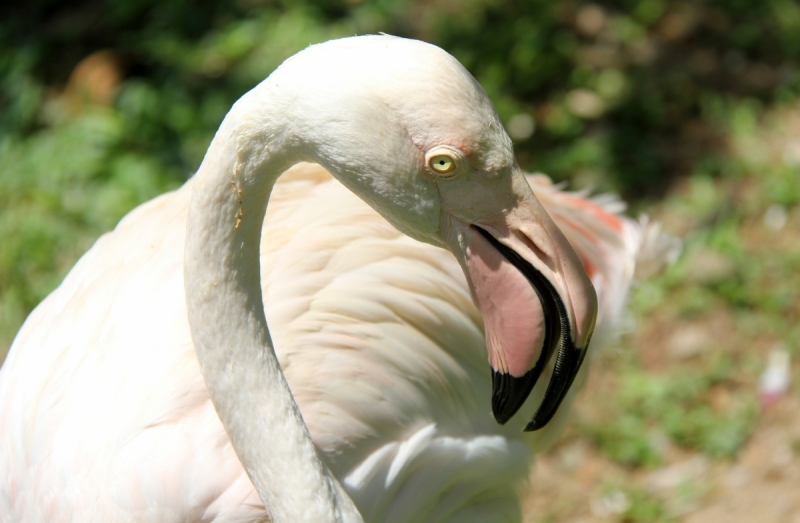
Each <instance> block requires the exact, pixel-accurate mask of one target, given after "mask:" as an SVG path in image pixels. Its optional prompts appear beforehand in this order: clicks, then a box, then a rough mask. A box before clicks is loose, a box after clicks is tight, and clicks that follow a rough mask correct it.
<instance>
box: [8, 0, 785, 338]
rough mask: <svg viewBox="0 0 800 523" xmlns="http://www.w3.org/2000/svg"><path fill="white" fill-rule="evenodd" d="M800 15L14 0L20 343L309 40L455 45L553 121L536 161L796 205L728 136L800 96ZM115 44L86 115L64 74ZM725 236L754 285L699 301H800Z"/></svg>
mask: <svg viewBox="0 0 800 523" xmlns="http://www.w3.org/2000/svg"><path fill="white" fill-rule="evenodd" d="M799 12H800V9H798V7H797V6H796V4H795V3H794V2H791V1H789V0H769V1H766V2H742V1H738V0H728V1H725V0H716V1H711V2H703V3H697V2H688V3H674V2H665V1H663V0H614V1H607V0H603V1H598V2H597V3H596V4H589V3H584V2H581V1H577V0H561V1H558V2H545V1H540V0H531V1H525V2H514V1H511V0H466V1H462V2H455V3H452V2H451V3H447V2H423V1H420V0H305V1H300V2H294V1H293V2H288V1H285V0H236V1H233V2H231V1H227V0H211V1H208V2H202V3H197V2H188V1H185V0H169V1H164V0H158V1H157V0H65V1H63V2H58V3H56V2H52V1H51V0H31V1H30V2H26V3H13V2H11V3H8V2H7V3H5V4H3V6H0V161H2V164H1V165H2V166H3V167H2V170H0V191H1V192H0V234H2V238H3V247H2V249H0V304H1V306H0V311H2V316H0V346H2V345H4V344H7V342H8V340H9V339H10V337H11V336H12V335H13V332H14V331H15V330H16V329H17V328H18V326H19V324H20V321H21V319H22V318H23V317H24V316H25V315H26V314H27V312H28V311H29V310H30V309H31V307H33V306H34V305H35V304H36V303H37V302H38V301H40V300H41V299H42V298H43V297H44V296H45V295H46V293H47V292H48V291H49V290H51V289H52V288H53V286H54V285H55V284H57V282H58V281H59V280H60V278H61V277H62V276H63V274H64V273H65V272H66V270H67V269H68V268H69V267H70V266H71V265H72V264H73V263H74V261H75V259H76V257H77V256H78V255H79V253H80V252H81V251H83V250H84V249H85V248H86V247H87V246H88V245H89V244H90V243H91V241H92V240H93V239H94V238H96V237H97V235H98V234H100V233H101V232H102V231H104V230H107V229H109V228H110V227H112V226H113V224H114V223H115V222H116V221H117V219H118V218H119V217H120V216H122V215H123V214H124V213H125V212H127V211H128V210H130V209H131V208H132V207H133V206H135V205H136V204H138V203H140V202H141V201H143V200H145V199H148V198H150V197H152V196H153V195H154V194H157V193H158V192H160V191H163V190H166V189H168V188H171V187H175V186H176V185H177V184H179V183H180V182H181V181H183V180H185V179H186V178H187V177H188V176H189V175H190V174H191V173H192V172H193V171H194V170H195V169H196V168H197V167H198V165H199V163H200V161H201V159H202V156H203V154H204V151H205V149H206V147H207V145H208V143H209V141H210V139H211V137H212V136H213V133H214V131H215V130H216V128H217V126H218V125H219V122H220V121H221V119H222V117H223V115H224V114H225V112H226V111H227V110H228V108H229V107H230V105H231V104H232V103H233V102H234V101H235V100H236V99H237V98H238V97H239V96H241V95H242V94H243V93H244V92H246V91H247V90H248V89H250V88H252V87H253V85H255V84H256V83H257V82H259V81H261V80H262V79H263V78H264V77H266V76H267V75H268V74H269V73H270V72H271V71H272V70H273V69H274V68H275V67H276V66H277V65H278V64H279V63H280V62H281V61H282V60H284V59H285V58H286V57H288V56H290V55H291V54H293V53H295V52H296V51H298V50H300V49H302V48H304V47H306V46H307V45H309V44H312V43H315V42H320V41H323V40H327V39H330V38H336V37H340V36H346V35H352V34H364V33H376V32H379V31H384V32H387V33H392V34H397V35H401V36H408V37H414V38H421V39H424V40H427V41H430V42H432V43H435V44H437V45H440V46H442V47H444V48H445V49H447V50H448V51H450V52H451V53H453V54H454V55H455V56H456V57H457V58H459V59H460V60H461V61H462V62H463V63H464V64H465V65H466V66H467V68H469V69H470V71H472V72H473V74H475V76H476V77H477V78H478V80H479V81H480V82H481V83H482V84H483V85H484V86H485V88H486V90H487V91H488V93H489V94H490V96H491V97H492V99H493V100H494V101H495V103H496V105H497V107H498V111H499V113H500V116H501V118H502V119H503V121H504V122H506V123H509V122H510V121H511V120H512V118H514V117H517V116H520V115H523V116H526V117H529V118H532V119H533V120H532V121H533V122H534V124H535V125H534V127H535V132H534V133H533V135H532V136H530V137H527V136H526V134H525V133H523V134H520V135H515V137H514V139H515V141H516V142H517V143H516V145H515V146H516V149H517V153H518V158H519V160H520V163H521V164H522V165H523V167H526V168H528V169H529V170H541V171H544V172H547V173H548V174H551V175H552V176H554V177H555V178H556V180H560V179H566V178H572V179H574V180H575V182H576V184H578V185H581V186H585V185H593V186H595V187H598V188H601V189H614V190H619V191H622V192H623V193H624V194H625V195H626V196H627V197H632V196H639V197H641V196H645V197H652V196H657V195H659V194H661V193H662V192H663V191H664V190H665V189H666V188H667V187H668V186H669V185H670V183H671V180H673V179H674V178H675V177H676V176H680V175H685V174H692V175H695V176H696V178H695V180H694V182H693V185H695V186H696V187H695V189H696V194H694V193H693V195H692V196H691V198H689V200H688V201H686V202H683V203H682V204H680V205H679V206H678V207H677V210H678V211H681V210H686V211H687V212H688V213H689V215H690V216H693V217H697V218H698V219H700V220H703V219H708V220H713V219H714V217H713V216H711V215H709V214H708V212H709V209H719V208H720V206H721V205H722V204H723V203H724V201H725V198H726V195H725V194H724V193H722V192H720V191H719V185H718V181H719V180H720V179H725V178H731V179H734V178H741V177H743V176H744V175H747V174H751V173H758V174H759V176H761V177H762V179H763V183H762V187H763V191H764V194H765V195H767V197H768V198H769V199H770V200H771V201H772V202H774V203H778V204H781V205H784V206H792V205H796V204H797V203H798V202H800V176H798V169H797V166H792V165H788V164H787V165H784V166H783V167H781V168H775V167H774V166H772V167H769V166H768V162H767V161H766V160H765V159H764V158H755V157H754V158H741V157H740V158H738V159H735V160H731V158H730V157H729V154H728V153H729V151H727V149H726V145H725V141H724V140H723V139H722V137H723V136H725V135H731V136H734V137H743V138H744V139H746V138H747V137H748V136H751V135H752V134H753V133H755V132H756V131H755V129H756V128H757V127H758V126H759V125H760V124H761V118H762V115H763V114H764V112H765V110H766V109H767V108H769V107H771V106H774V105H775V104H780V103H786V102H790V101H792V100H794V99H795V98H796V97H797V95H798V94H800V68H798V62H800V39H798V38H797V37H796V35H797V30H798V24H800V22H798V20H800V15H799V14H798V13H799ZM98 50H110V51H111V52H112V53H113V55H112V56H114V57H115V60H116V62H117V63H118V64H119V69H120V71H121V74H122V81H121V83H120V84H119V85H118V87H117V89H116V90H115V93H114V96H113V101H112V102H111V104H110V105H108V106H105V107H100V106H97V105H94V106H93V105H92V104H90V103H88V102H87V100H85V99H84V98H85V97H83V96H82V95H80V96H78V98H79V99H80V100H81V101H82V103H80V104H78V108H76V107H75V101H74V100H73V102H71V103H70V102H69V100H68V99H67V97H66V96H65V95H64V94H63V90H64V86H65V85H66V84H67V83H68V81H69V78H70V75H71V74H72V72H73V70H74V69H75V67H76V65H77V64H78V63H79V62H80V61H81V60H83V59H84V58H85V57H87V56H89V55H91V54H92V53H94V52H96V51H98ZM73 94H74V93H73ZM100 105H102V104H100ZM528 121H530V120H528ZM528 127H530V126H528ZM765 166H767V167H768V168H765ZM681 206H682V207H681ZM723 211H724V209H723ZM760 211H763V209H760ZM714 234H716V233H714ZM720 234H721V233H720ZM712 240H713V241H712ZM708 241H710V242H712V243H714V242H717V243H719V246H718V247H714V248H719V249H721V250H723V251H725V252H726V253H727V252H728V251H731V253H733V254H729V255H730V256H731V257H732V258H733V259H734V261H735V265H736V274H737V275H740V276H741V278H740V279H739V280H733V279H728V280H726V281H722V282H716V283H714V284H709V285H706V286H705V287H704V288H703V289H702V290H701V292H687V293H686V295H687V302H686V307H685V308H686V311H687V312H689V311H693V310H694V311H697V310H700V309H701V308H702V307H704V306H705V305H707V304H708V303H711V302H714V300H717V299H722V300H724V301H725V302H726V303H730V304H732V305H734V306H736V307H740V308H756V307H761V306H764V307H767V308H771V309H770V310H785V309H786V308H788V307H791V304H790V301H791V296H789V295H788V294H787V293H781V292H778V291H776V292H767V291H765V290H764V289H765V288H764V286H763V283H764V280H765V278H768V276H765V274H769V271H768V270H767V269H770V268H771V267H766V266H763V265H758V264H750V263H749V262H747V259H748V256H749V254H750V253H748V252H744V251H742V250H741V249H739V250H738V251H737V250H736V245H735V242H734V243H730V242H731V241H733V239H730V238H729V239H728V240H725V239H724V238H722V237H720V238H716V236H715V237H714V238H710V239H708ZM726 242H727V243H726ZM717 243H714V244H715V245H716V244H717ZM726 255H727V254H726ZM765 263H766V262H765ZM792 267H796V263H795V265H793V266H792V265H791V264H789V265H785V266H781V267H780V268H779V270H780V271H781V272H786V271H788V270H790V269H792ZM679 274H680V271H677V272H673V274H672V276H670V277H668V279H669V278H672V281H671V282H670V281H668V279H667V280H664V281H663V282H662V283H659V284H657V285H653V286H649V287H643V288H642V291H641V292H640V294H639V296H640V298H641V297H643V296H645V292H649V293H650V295H649V298H647V299H646V300H645V299H643V298H642V299H640V298H637V300H638V302H637V303H639V304H640V305H642V306H643V307H649V308H650V309H652V308H653V307H654V306H655V304H656V303H658V302H659V301H660V300H661V299H663V297H664V295H665V291H668V290H670V289H676V288H678V289H679V288H680V284H679V283H678V282H677V278H678V275H679ZM645 302H646V303H645ZM3 340H4V341H3Z"/></svg>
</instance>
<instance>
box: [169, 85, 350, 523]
mask: <svg viewBox="0 0 800 523" xmlns="http://www.w3.org/2000/svg"><path fill="white" fill-rule="evenodd" d="M267 84H268V82H264V83H262V84H261V85H260V86H259V87H257V88H256V89H254V90H253V91H251V92H250V93H248V94H247V95H245V96H244V97H243V98H242V99H241V100H240V101H239V102H237V103H236V104H235V105H234V107H233V109H232V110H231V112H230V113H229V114H228V116H226V118H225V120H224V121H223V123H222V125H221V127H220V129H219V131H217V134H216V136H215V137H214V140H213V141H212V143H211V146H210V147H209V150H208V152H207V154H206V157H205V159H204V160H203V163H202V165H201V166H200V169H199V171H198V173H197V174H196V176H195V185H194V193H193V196H192V202H191V206H190V209H189V218H188V227H187V241H186V258H185V266H184V273H185V276H184V278H185V281H184V284H185V289H186V301H187V308H188V316H189V324H190V326H191V332H192V338H193V340H194V345H195V349H196V351H197V357H198V359H199V362H200V368H201V370H202V374H203V378H204V379H205V382H206V385H207V386H208V390H209V393H210V396H211V400H212V401H213V403H214V406H215V408H216V410H217V413H218V415H219V417H220V420H221V421H222V424H223V426H224V427H225V430H226V431H227V433H228V436H229V437H230V440H231V443H232V445H233V448H234V450H235V451H236V454H237V455H238V457H239V460H240V461H241V463H242V465H243V466H244V468H245V470H246V471H247V473H248V475H249V476H250V479H251V480H252V482H253V485H254V486H255V488H256V490H257V491H258V494H259V496H260V497H261V500H262V501H263V503H264V506H265V508H266V509H267V512H268V514H269V516H270V520H271V521H272V522H273V523H285V522H286V523H288V522H295V523H296V522H342V523H350V522H360V521H362V519H361V516H360V515H359V513H358V510H357V509H356V507H355V505H354V504H353V502H352V500H351V499H350V498H349V497H348V496H347V494H346V493H345V492H344V490H343V489H342V487H341V485H340V483H339V482H338V481H337V479H336V478H335V477H334V476H333V474H332V473H331V472H330V470H329V469H328V468H327V467H326V466H325V464H324V463H323V462H322V461H321V460H320V458H319V456H318V454H317V452H316V449H315V447H314V444H313V443H312V441H311V437H310V435H309V432H308V429H307V427H306V425H305V423H304V422H303V418H302V415H301V414H300V411H299V409H298V407H297V404H296V403H295V401H294V398H293V397H292V393H291V391H290V390H289V386H288V384H287V382H286V378H285V377H284V375H283V372H282V370H281V367H280V364H279V362H278V359H277V357H276V355H275V349H274V347H273V344H272V340H271V338H270V334H269V330H268V328H267V321H266V318H265V316H264V306H263V302H262V296H261V277H260V255H259V245H260V241H261V227H262V223H263V221H264V215H265V212H266V207H267V202H268V200H269V195H270V191H271V189H272V186H273V185H274V183H275V181H276V180H277V178H278V176H280V174H281V173H283V172H284V171H285V170H286V169H287V168H288V167H290V166H291V165H293V164H294V163H296V162H297V161H299V160H301V159H303V158H302V157H301V156H302V154H301V153H300V152H298V151H300V148H298V147H297V146H296V144H297V143H298V142H297V141H296V140H294V138H293V137H292V134H291V132H290V127H292V123H291V122H292V118H293V116H291V115H289V114H286V113H285V111H284V108H286V107H287V106H290V104H289V103H287V102H288V101H290V100H291V97H292V96H293V94H292V93H285V94H282V93H281V92H280V90H279V88H278V87H277V84H274V83H273V84H270V85H267ZM287 98H288V100H287ZM293 144H294V145H293Z"/></svg>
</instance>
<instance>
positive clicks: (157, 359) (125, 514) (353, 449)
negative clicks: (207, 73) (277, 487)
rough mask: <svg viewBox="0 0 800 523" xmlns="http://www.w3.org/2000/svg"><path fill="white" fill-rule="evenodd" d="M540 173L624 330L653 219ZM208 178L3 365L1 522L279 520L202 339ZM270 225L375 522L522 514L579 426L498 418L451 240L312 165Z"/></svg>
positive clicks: (62, 296)
mask: <svg viewBox="0 0 800 523" xmlns="http://www.w3.org/2000/svg"><path fill="white" fill-rule="evenodd" d="M529 181H530V182H531V183H532V185H533V186H534V189H536V193H537V196H538V197H539V198H540V200H541V201H542V202H543V203H544V204H545V206H546V207H547V209H548V211H549V212H550V213H551V215H553V216H554V217H555V219H556V220H557V222H558V223H559V225H560V226H561V227H562V230H564V231H565V233H566V234H567V236H568V238H570V240H571V241H572V243H573V245H575V246H576V248H577V250H578V252H579V255H581V257H582V259H583V260H584V264H585V265H586V266H587V267H588V268H590V273H591V276H592V279H593V282H594V283H595V285H596V287H597V288H598V290H599V299H600V302H601V307H600V311H601V314H600V318H599V320H598V327H597V335H598V336H604V333H607V332H609V331H610V330H611V329H612V328H613V324H614V322H615V321H616V320H617V319H618V317H619V314H620V312H621V311H622V305H623V304H624V299H625V296H626V294H627V288H628V285H629V283H630V280H631V277H632V275H633V269H634V266H635V259H636V255H637V252H638V248H639V242H640V239H641V237H642V229H641V227H640V226H639V224H637V223H635V222H633V221H631V220H628V219H626V218H622V217H620V216H618V215H616V214H615V213H614V212H610V211H609V210H607V209H606V208H604V207H603V206H602V205H599V204H597V203H593V202H591V201H590V200H588V199H585V198H581V197H580V196H577V195H570V194H568V193H564V192H562V191H559V190H558V189H557V188H554V187H552V186H550V185H549V183H548V182H549V181H548V180H547V179H546V178H544V177H529ZM191 186H192V181H190V182H188V183H187V184H186V185H185V186H184V187H183V188H181V189H179V190H178V191H175V192H173V193H169V194H166V195H163V196H161V197H159V198H156V199H155V200H153V201H151V202H148V203H146V204H144V205H142V206H140V207H139V208H137V209H135V210H134V211H132V212H131V213H130V214H129V215H128V216H126V217H125V218H124V219H123V220H122V221H121V222H120V224H119V226H118V227H117V228H116V229H115V230H114V231H113V232H111V233H108V234H106V235H104V236H103V237H102V238H100V239H99V240H98V241H97V243H96V244H95V246H94V247H93V248H92V249H91V250H90V251H89V252H87V253H86V255H84V257H83V258H82V259H81V260H80V261H79V262H78V264H77V265H76V266H75V268H74V269H73V270H72V271H71V272H70V274H69V275H68V276H67V278H66V279H65V280H64V282H63V284H62V285H61V286H60V287H59V288H58V289H57V290H56V291H55V292H53V294H51V295H50V296H49V297H48V298H47V299H46V300H45V301H44V302H43V303H42V304H41V305H40V306H39V307H37V308H36V310H35V311H34V312H33V313H32V314H31V316H30V317H29V318H28V320H27V322H26V323H25V326H24V327H23V329H22V330H21V331H20V333H19V335H18V337H17V339H16V340H15V342H14V345H13V348H12V351H11V353H10V355H9V358H8V360H7V361H6V363H5V365H4V366H3V369H2V372H1V373H0V398H2V403H0V441H2V442H3V446H2V448H1V449H0V471H2V472H1V473H0V477H4V478H8V479H7V482H6V483H5V484H0V515H2V518H0V519H2V520H3V521H70V520H82V521H91V520H102V521H173V520H181V521H267V520H268V519H267V517H266V515H265V514H264V509H263V506H262V504H261V502H260V500H259V498H258V495H257V494H256V492H255V490H254V489H253V486H252V484H251V483H250V481H249V479H248V477H247V475H246V474H245V472H244V470H243V469H242V467H241V465H240V463H239V461H238V459H237V457H236V454H235V453H234V451H233V449H232V448H231V445H230V442H229V440H228V437H227V434H226V432H225V430H224V429H223V427H222V425H221V424H220V421H219V418H218V417H217V414H216V412H215V410H214V406H213V405H212V403H211V401H210V399H209V396H208V391H207V389H206V385H205V383H204V382H203V379H202V377H201V375H200V370H199V367H198V363H197V358H196V355H195V353H194V348H193V344H192V340H191V337H190V335H189V329H188V323H187V317H186V307H185V303H184V292H183V277H182V267H183V249H182V248H181V246H182V245H183V243H184V241H185V230H186V227H185V220H186V214H187V207H188V203H189V199H190V192H191ZM606 207H608V206H606ZM612 208H613V206H612ZM598 218H600V219H598ZM265 225H266V227H265V232H264V236H263V240H262V244H261V261H262V285H263V295H264V303H265V311H266V314H267V317H268V318H269V321H270V326H271V329H272V334H273V338H274V340H275V345H276V347H277V353H278V356H279V359H280V362H281V365H282V367H283V369H284V372H285V373H286V376H287V379H288V381H289V383H290V385H291V388H292V392H293V394H294V397H295V398H296V400H297V402H298V404H299V406H300V408H301V411H302V413H303V417H304V419H305V421H306V423H307V425H308V427H309V429H310V431H311V434H312V437H313V439H314V442H315V444H316V445H317V447H318V448H319V449H320V450H321V451H322V454H323V456H324V459H325V461H326V463H327V464H328V465H329V466H330V467H331V469H332V471H333V472H334V473H335V474H336V475H337V477H339V478H340V479H341V480H342V481H343V484H344V486H345V488H346V489H347V491H348V493H349V494H350V495H351V496H352V497H353V499H354V500H355V502H356V504H357V505H358V507H359V509H360V510H361V512H362V514H363V516H364V518H365V520H366V521H409V522H410V521H519V519H520V513H519V505H518V502H517V500H516V494H515V490H514V488H515V486H516V485H517V484H519V482H520V481H522V480H524V479H525V478H526V477H527V473H528V466H529V463H530V458H531V456H532V450H537V449H538V448H540V447H542V446H544V445H546V444H547V442H548V441H550V440H551V439H552V437H553V436H554V434H555V433H556V432H557V431H558V429H559V426H560V425H561V421H562V420H561V419H559V420H557V423H554V424H551V425H549V426H548V427H547V428H546V429H545V430H544V431H542V432H537V433H534V434H533V435H531V434H525V433H522V432H521V431H520V426H518V425H515V424H514V423H513V422H511V423H509V424H508V425H506V426H505V427H501V426H499V425H497V424H496V423H495V422H494V420H493V419H491V416H490V414H489V412H490V406H489V397H490V390H491V382H490V377H489V374H488V372H487V371H486V368H485V366H486V363H485V362H486V349H485V342H484V339H483V332H482V323H481V318H480V315H479V313H478V311H477V310H476V309H475V307H474V305H473V303H472V301H471V299H470V295H469V291H468V289H467V286H466V283H465V281H464V276H463V274H462V272H461V271H460V269H459V267H458V264H457V263H456V261H455V260H454V259H453V257H452V255H450V254H449V253H448V252H446V251H445V250H443V249H440V248H437V247H433V246H431V245H427V244H423V243H420V242H417V241H415V240H412V239H410V238H408V237H406V236H404V235H402V234H401V233H399V232H398V231H397V230H396V229H394V228H393V227H392V226H391V225H389V224H388V223H387V222H386V221H385V220H384V219H382V218H381V217H380V216H379V215H378V214H377V213H376V212H375V211H373V210H372V209H371V208H370V207H369V206H367V205H366V204H364V203H363V202H362V201H361V200H359V199H358V198H357V197H356V196H354V195H353V194H352V193H351V192H349V191H348V190H347V189H345V188H344V187H342V186H341V185H340V184H339V183H338V182H337V181H335V180H334V179H332V178H331V177H330V176H329V175H328V174H327V173H326V172H325V171H324V170H323V169H321V168H320V167H318V166H314V165H301V166H298V167H296V168H295V169H293V170H292V171H290V172H289V173H287V174H285V175H284V176H283V177H282V178H281V181H280V182H279V183H278V184H277V185H276V187H275V189H274V192H273V195H272V198H271V204H270V207H269V212H268V216H267V219H266V221H265ZM604 305H605V306H604ZM537 393H538V394H539V395H541V393H542V392H541V391H534V396H535V395H536V394H537ZM565 410H566V409H562V410H561V411H560V412H559V414H558V416H559V417H560V418H563V417H564V416H565ZM264 444H265V445H269V442H264Z"/></svg>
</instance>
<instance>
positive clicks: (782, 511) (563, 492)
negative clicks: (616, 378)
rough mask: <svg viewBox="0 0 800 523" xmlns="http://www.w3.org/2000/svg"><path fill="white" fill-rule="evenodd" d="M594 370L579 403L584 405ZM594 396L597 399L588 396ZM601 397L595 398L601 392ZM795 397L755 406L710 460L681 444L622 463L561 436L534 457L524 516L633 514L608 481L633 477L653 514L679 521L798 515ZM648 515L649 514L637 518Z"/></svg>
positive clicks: (786, 519) (789, 522)
mask: <svg viewBox="0 0 800 523" xmlns="http://www.w3.org/2000/svg"><path fill="white" fill-rule="evenodd" d="M602 374H603V371H602V370H600V371H599V372H596V373H595V376H594V377H593V378H592V382H591V383H589V386H588V387H587V392H586V393H584V394H583V397H582V398H581V399H580V400H579V401H581V402H582V405H581V406H580V407H579V408H578V410H579V411H580V410H586V409H589V408H591V402H590V401H587V400H588V397H589V396H591V391H593V390H597V389H596V388H595V387H598V385H599V384H598V382H601V381H603V380H604V378H605V377H604V376H603V375H602ZM595 401H597V400H595ZM600 401H602V399H600ZM799 452H800V398H798V397H797V396H796V395H790V396H786V397H784V398H782V399H781V400H779V401H778V402H777V403H776V404H775V405H774V406H772V407H771V408H769V409H768V410H767V411H766V412H764V413H762V415H761V416H760V418H759V419H758V425H757V428H756V430H755V432H754V433H753V434H752V435H751V437H750V438H749V440H748V441H747V443H746V444H745V445H744V447H743V448H742V449H741V450H740V452H739V454H738V456H737V458H736V459H735V460H733V461H715V460H712V459H710V458H708V457H706V456H704V455H702V454H699V453H690V452H686V451H681V450H680V449H672V450H671V451H670V452H669V457H668V459H667V463H666V464H665V465H664V466H662V467H660V468H656V469H652V470H633V469H629V468H625V467H622V466H620V465H618V464H616V463H614V462H612V461H611V460H609V459H608V458H606V457H605V456H603V455H602V454H601V453H600V452H598V451H597V450H596V449H594V448H593V447H592V444H591V443H590V442H589V441H588V440H587V439H583V438H577V437H570V436H569V434H568V435H567V437H566V438H565V439H564V440H562V442H561V443H560V444H558V445H557V446H556V447H555V448H553V449H551V450H550V451H549V452H548V453H546V454H545V455H543V456H540V457H539V458H538V459H537V462H536V464H535V467H534V470H533V473H532V475H531V490H532V494H531V495H530V496H529V497H528V498H527V499H526V502H525V505H524V510H525V513H526V519H525V521H527V522H531V523H533V522H541V523H545V522H546V523H551V522H552V523H555V522H559V523H560V522H565V523H566V522H569V523H590V522H597V523H600V522H608V521H626V520H632V519H630V518H626V517H625V516H624V513H625V512H626V511H627V510H628V509H629V507H630V504H631V500H630V499H628V498H629V496H626V494H625V493H624V491H623V490H616V489H614V488H613V487H611V486H612V485H615V484H618V485H632V486H634V487H636V488H638V489H641V490H643V491H645V492H647V493H649V494H651V495H652V496H653V497H655V498H656V499H658V500H660V501H661V502H662V503H663V504H664V506H665V507H667V509H668V514H665V515H662V516H660V517H655V518H654V519H664V520H674V521H681V522H686V523H701V522H702V523H717V522H720V523H722V522H725V523H738V522H742V523H745V522H747V523H752V522H764V523H773V522H774V523H795V522H797V523H800V460H798V459H797V454H798V453H799ZM642 519H645V520H646V519H649V518H646V517H645V518H642Z"/></svg>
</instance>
